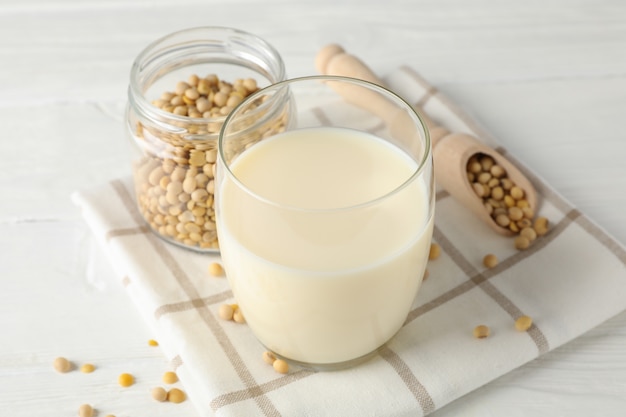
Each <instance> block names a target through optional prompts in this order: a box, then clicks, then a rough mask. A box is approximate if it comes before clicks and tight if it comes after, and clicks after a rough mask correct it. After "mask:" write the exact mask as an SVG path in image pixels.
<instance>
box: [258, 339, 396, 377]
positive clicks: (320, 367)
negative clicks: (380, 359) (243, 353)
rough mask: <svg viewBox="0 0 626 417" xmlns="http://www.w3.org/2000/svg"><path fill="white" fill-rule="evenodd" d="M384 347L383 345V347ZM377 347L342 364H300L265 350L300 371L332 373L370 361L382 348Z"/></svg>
mask: <svg viewBox="0 0 626 417" xmlns="http://www.w3.org/2000/svg"><path fill="white" fill-rule="evenodd" d="M383 346H384V345H383ZM383 346H381V347H379V348H377V349H376V350H374V351H372V352H370V353H367V354H365V355H363V356H359V357H358V358H355V359H350V360H347V361H343V362H333V363H308V362H300V361H297V360H294V359H291V358H287V357H284V356H282V355H279V354H278V353H276V352H274V351H273V350H271V349H267V347H266V349H267V350H268V351H270V352H272V353H273V354H274V356H276V358H278V359H282V360H284V361H286V362H287V363H288V364H289V365H293V366H297V367H299V368H302V369H307V370H311V371H316V372H332V371H341V370H345V369H348V368H352V367H355V366H357V365H360V364H362V363H364V362H367V361H369V360H370V359H372V358H373V357H374V356H376V355H378V351H379V350H380V349H381V348H382V347H383Z"/></svg>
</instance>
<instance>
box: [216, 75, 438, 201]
mask: <svg viewBox="0 0 626 417" xmlns="http://www.w3.org/2000/svg"><path fill="white" fill-rule="evenodd" d="M309 81H341V82H347V83H351V84H354V85H360V86H362V87H367V88H369V89H372V90H375V91H378V92H380V93H382V94H384V95H386V96H388V97H390V98H392V99H393V100H394V101H396V102H397V103H400V104H401V105H402V106H403V107H405V108H406V109H407V110H408V112H409V114H411V116H414V117H415V118H416V119H417V120H418V121H419V125H420V127H421V129H422V131H423V133H424V145H425V146H424V148H425V152H424V154H423V155H422V158H421V159H420V160H419V161H415V162H417V167H416V169H415V170H414V171H413V173H412V174H411V175H409V176H408V177H407V178H406V179H405V180H404V181H403V182H402V183H400V184H398V185H397V186H395V187H394V188H393V189H392V190H391V191H389V192H387V193H385V194H382V195H379V196H377V197H375V198H371V199H369V200H367V201H364V202H361V203H358V204H352V205H348V206H343V207H333V208H321V209H320V208H305V207H298V206H293V205H288V204H283V203H279V202H276V201H274V200H272V199H269V198H267V197H264V196H262V195H259V194H258V193H256V192H254V191H252V190H251V189H250V188H249V187H247V186H246V184H244V183H243V182H242V181H241V180H240V179H239V178H238V177H237V175H235V173H233V172H232V170H231V169H230V164H229V163H227V162H226V157H225V155H224V145H223V142H224V140H225V137H226V130H227V129H228V126H229V125H230V123H231V121H232V120H233V119H234V118H235V117H237V114H238V113H239V112H240V111H241V110H242V109H243V108H244V107H245V106H246V105H247V104H248V103H249V102H252V101H254V100H256V99H258V98H259V97H261V96H262V95H263V94H265V93H266V92H267V91H271V90H279V89H281V88H284V87H286V86H289V85H291V84H297V83H301V82H309ZM374 136H375V135H374ZM394 146H395V145H394ZM432 152H433V150H432V146H431V140H430V133H429V131H428V126H427V124H426V120H425V119H424V118H423V117H422V116H421V115H420V114H419V112H418V111H416V110H415V108H414V107H413V106H412V105H411V104H410V103H409V102H408V101H406V100H405V99H404V98H402V97H401V96H400V95H399V94H397V93H395V92H394V91H392V90H390V89H389V88H387V87H384V86H381V85H380V84H376V83H373V82H371V81H367V80H363V79H360V78H353V77H346V76H342V75H308V76H303V77H295V78H289V79H286V80H283V81H280V82H277V83H274V84H270V85H269V86H267V87H264V88H262V89H260V90H258V91H256V92H255V93H253V94H251V95H249V96H248V97H246V98H245V99H244V100H243V101H242V102H240V103H239V104H237V106H235V107H234V108H233V109H232V110H231V112H230V113H229V114H228V115H227V116H226V119H225V120H224V123H223V124H222V126H221V128H220V130H219V136H218V140H217V154H218V163H219V164H220V165H223V166H222V168H221V169H224V170H225V172H226V175H227V176H228V177H229V178H230V179H231V180H232V181H233V182H234V183H235V185H236V186H238V187H240V188H241V189H242V190H243V191H245V192H246V193H247V194H248V195H250V196H252V197H254V198H255V199H257V200H259V201H262V202H264V203H265V204H268V205H271V206H275V207H280V208H282V209H285V210H291V211H299V212H306V213H332V212H340V211H350V210H355V209H361V208H365V207H368V206H373V205H375V204H377V203H379V202H381V201H383V200H386V199H388V198H390V197H391V196H393V195H395V194H397V193H399V192H400V191H401V190H402V189H404V188H406V187H408V186H409V185H410V184H411V183H413V181H416V180H417V179H418V178H419V177H421V176H422V174H423V173H424V170H425V169H426V168H425V167H426V166H427V165H428V163H429V161H432ZM405 153H406V152H405ZM431 164H432V162H431ZM427 186H429V184H427Z"/></svg>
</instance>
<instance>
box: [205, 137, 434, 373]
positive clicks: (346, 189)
mask: <svg viewBox="0 0 626 417" xmlns="http://www.w3.org/2000/svg"><path fill="white" fill-rule="evenodd" d="M230 168H231V171H232V172H233V173H234V175H235V176H236V177H237V178H238V179H239V180H240V181H241V183H243V184H245V185H246V187H248V189H249V190H251V191H252V193H254V194H256V196H253V195H251V194H250V193H249V192H247V191H245V190H244V189H242V188H241V186H240V185H239V184H236V183H235V182H234V181H233V180H232V179H231V178H230V177H225V179H224V181H222V183H221V185H220V189H219V190H218V200H217V204H218V210H219V211H218V216H217V226H218V233H219V239H220V248H221V252H222V258H223V262H224V265H225V267H226V272H227V275H228V279H229V282H230V285H231V287H232V290H233V294H234V296H235V298H236V300H237V302H238V303H239V305H240V307H241V309H242V311H243V313H244V316H245V317H246V321H247V323H248V325H249V326H250V328H251V329H252V331H253V332H254V334H255V335H256V336H257V338H258V339H259V340H260V341H261V343H263V344H264V345H265V346H266V347H267V348H269V349H271V350H273V351H275V352H276V353H278V354H279V355H282V356H284V357H287V358H290V359H293V360H297V361H300V362H306V363H312V364H332V363H339V362H344V361H348V360H352V359H355V358H358V357H361V356H363V355H366V354H368V353H371V352H372V351H374V350H376V349H377V348H378V347H380V346H381V345H382V344H384V343H385V342H386V341H388V340H389V339H390V338H391V337H392V336H393V335H394V334H395V333H396V332H397V331H398V330H399V329H400V327H401V326H402V324H403V322H404V320H405V319H406V315H407V313H408V311H409V309H410V306H411V304H412V302H413V299H414V297H415V295H416V293H417V290H418V288H419V286H420V284H421V280H422V274H423V272H424V269H425V265H426V261H427V256H428V249H429V245H430V239H431V235H432V221H433V220H432V217H433V216H432V212H431V211H429V201H428V193H427V187H428V184H425V183H424V180H423V178H421V177H418V178H415V179H414V180H413V181H411V182H408V183H406V181H407V180H408V179H409V178H410V177H411V176H412V175H413V174H414V172H415V170H416V169H417V164H416V162H414V161H413V160H412V159H411V158H409V157H408V156H407V155H406V154H404V153H403V152H401V151H400V150H399V149H397V148H395V147H394V146H393V145H391V144H389V143H388V142H386V141H383V140H381V139H379V138H377V137H375V136H373V135H369V134H366V133H363V132H357V131H352V130H348V129H339V128H311V129H300V130H294V131H288V132H286V133H283V134H280V135H278V136H275V137H272V138H269V139H265V140H263V141H262V142H260V143H259V144H257V145H255V146H254V147H252V148H250V149H248V150H247V151H245V152H244V153H243V154H242V155H240V156H239V157H238V158H237V159H236V161H235V162H234V163H233V164H232V165H231V167H230ZM401 185H403V187H402V188H400V189H399V190H396V189H397V188H398V187H399V186H401ZM394 190H396V191H395V192H394V193H392V194H390V195H387V194H389V193H391V192H392V191H394ZM385 195H386V197H384V198H379V197H382V196H385ZM259 196H260V197H261V198H258V197H259ZM376 199H377V200H376ZM371 200H376V201H375V202H370V201H371ZM270 201H271V202H273V203H270ZM367 202H370V203H368V204H365V203H367ZM355 206H356V207H355Z"/></svg>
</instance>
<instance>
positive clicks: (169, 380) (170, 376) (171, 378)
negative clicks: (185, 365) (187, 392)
mask: <svg viewBox="0 0 626 417" xmlns="http://www.w3.org/2000/svg"><path fill="white" fill-rule="evenodd" d="M162 379H163V382H165V383H166V384H174V383H176V382H178V375H176V372H172V371H167V372H165V373H164V374H163V378H162Z"/></svg>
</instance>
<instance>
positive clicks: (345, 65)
mask: <svg viewBox="0 0 626 417" xmlns="http://www.w3.org/2000/svg"><path fill="white" fill-rule="evenodd" d="M315 67H316V69H317V71H318V72H319V73H320V74H326V75H340V76H344V77H351V78H358V79H361V80H365V81H369V82H371V83H374V84H378V85H380V86H383V87H384V86H385V84H384V82H383V81H382V80H381V79H380V78H378V76H376V74H375V73H374V72H373V71H372V70H371V69H370V68H369V67H368V66H367V65H366V64H365V63H364V62H363V61H361V60H360V59H359V58H357V57H356V56H354V55H351V54H348V53H347V52H346V51H345V50H344V49H343V48H342V47H341V46H339V45H337V44H330V45H327V46H325V47H323V48H322V49H321V50H320V51H319V52H318V54H317V56H316V58H315ZM336 91H337V92H338V93H339V94H341V95H342V96H343V98H344V99H345V100H346V101H348V102H350V103H353V104H355V105H357V106H359V107H361V108H363V109H365V110H367V111H369V112H371V113H373V114H376V115H377V116H378V117H380V118H381V119H382V120H384V121H385V122H386V123H387V124H388V125H389V126H390V127H391V130H392V132H393V131H394V130H395V131H396V132H397V134H399V135H401V134H402V132H401V129H402V126H403V125H404V123H403V122H402V120H403V119H402V118H403V117H406V116H402V115H401V114H399V112H398V108H397V107H396V106H394V105H392V104H390V103H389V102H387V101H386V100H385V99H384V98H383V97H382V96H380V95H376V94H372V95H371V96H367V97H365V96H364V94H363V91H364V90H363V89H358V90H354V89H350V88H340V89H336ZM405 114H406V113H405ZM420 116H421V118H422V120H424V122H425V123H426V126H427V127H428V129H429V131H430V137H431V142H432V144H433V148H434V146H435V145H436V144H437V143H438V142H439V139H441V138H443V137H444V136H446V135H447V134H449V133H450V132H449V131H448V130H447V129H445V128H443V127H441V126H438V125H437V124H436V123H435V122H433V120H432V119H430V118H429V117H428V116H427V115H426V114H424V113H423V112H420Z"/></svg>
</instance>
